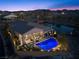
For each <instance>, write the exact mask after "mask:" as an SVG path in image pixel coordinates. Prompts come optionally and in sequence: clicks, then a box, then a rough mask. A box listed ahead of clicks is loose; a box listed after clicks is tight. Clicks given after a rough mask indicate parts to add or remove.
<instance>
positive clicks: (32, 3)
mask: <svg viewBox="0 0 79 59" xmlns="http://www.w3.org/2000/svg"><path fill="white" fill-rule="evenodd" d="M36 9H51V10H55V9H79V0H0V10H8V11H17V10H25V11H27V10H36Z"/></svg>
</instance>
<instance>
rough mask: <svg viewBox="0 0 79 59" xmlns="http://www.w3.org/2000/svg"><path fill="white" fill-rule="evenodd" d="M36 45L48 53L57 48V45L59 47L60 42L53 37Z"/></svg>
mask: <svg viewBox="0 0 79 59" xmlns="http://www.w3.org/2000/svg"><path fill="white" fill-rule="evenodd" d="M36 45H37V46H38V47H39V48H41V49H43V50H45V51H48V50H50V49H52V48H55V47H56V46H57V45H58V42H57V41H56V39H54V38H53V37H52V38H48V39H46V40H44V41H42V42H39V43H36Z"/></svg>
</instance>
